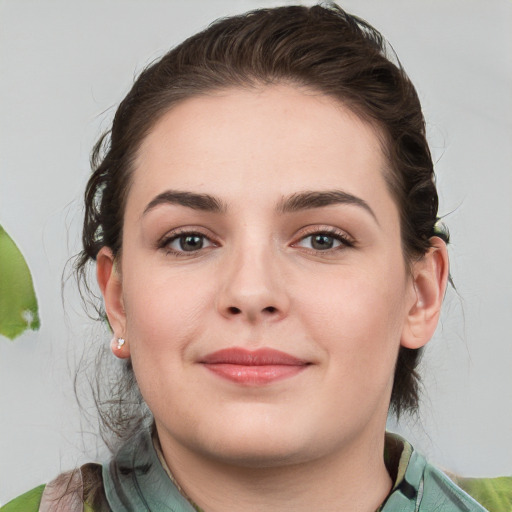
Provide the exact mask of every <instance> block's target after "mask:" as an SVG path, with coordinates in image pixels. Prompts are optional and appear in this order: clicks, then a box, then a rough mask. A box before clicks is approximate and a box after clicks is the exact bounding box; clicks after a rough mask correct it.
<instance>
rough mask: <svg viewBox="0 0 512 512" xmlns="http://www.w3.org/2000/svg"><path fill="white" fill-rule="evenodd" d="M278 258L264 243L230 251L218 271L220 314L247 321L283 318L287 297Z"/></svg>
mask: <svg viewBox="0 0 512 512" xmlns="http://www.w3.org/2000/svg"><path fill="white" fill-rule="evenodd" d="M278 259H279V256H278V255H276V254H274V253H273V251H272V250H271V249H269V248H268V247H266V248H261V247H260V248H258V249H257V250H254V249H253V250H245V251H243V250H242V251H238V252H237V253H236V254H233V255H232V257H231V258H230V260H229V261H226V263H225V267H224V268H225V272H222V274H223V275H222V280H221V282H222V284H221V287H220V290H219V294H218V298H217V307H218V310H219V312H220V314H221V315H223V316H224V317H226V318H228V319H233V318H240V319H244V320H246V321H248V322H250V323H257V322H261V321H276V320H280V319H282V318H284V317H285V316H286V315H287V314H288V310H289V306H290V301H289V297H288V295H287V293H286V289H285V276H284V274H283V271H282V270H283V269H282V268H280V267H281V266H280V265H279V262H278Z"/></svg>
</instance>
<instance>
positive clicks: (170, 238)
mask: <svg viewBox="0 0 512 512" xmlns="http://www.w3.org/2000/svg"><path fill="white" fill-rule="evenodd" d="M187 236H189V237H191V236H196V237H200V238H201V239H202V240H203V243H204V240H207V241H208V242H209V243H210V244H211V245H210V246H208V247H200V248H199V249H198V250H196V251H185V250H175V249H171V248H170V244H171V243H172V242H175V241H176V240H179V239H180V238H182V237H187ZM314 236H327V237H329V238H333V239H334V240H335V241H338V242H340V245H339V246H337V247H331V248H327V249H324V250H319V249H314V248H308V247H302V249H304V250H306V251H307V252H309V253H312V254H316V255H320V256H327V255H328V254H332V253H333V252H334V251H339V250H343V249H347V248H350V247H354V245H355V243H354V241H353V240H352V239H351V238H350V237H349V236H348V235H347V234H346V233H344V232H343V231H340V230H338V229H336V228H332V227H327V228H319V227H315V228H313V227H312V228H309V229H308V230H306V231H305V232H303V233H301V235H300V238H298V239H297V241H296V242H293V243H292V244H291V247H300V246H299V245H298V244H299V243H300V242H302V241H304V240H306V239H308V238H311V237H314ZM157 247H158V249H163V250H165V251H166V254H167V255H172V256H176V257H189V258H190V257H194V256H198V255H199V254H200V253H201V252H202V251H203V250H205V249H206V250H207V249H209V248H210V247H218V243H216V242H215V241H213V240H212V239H211V237H209V236H207V235H205V234H204V233H201V232H200V231H198V230H193V229H183V230H178V231H174V232H173V233H170V234H167V235H165V236H163V237H162V238H161V239H160V240H159V241H158V244H157Z"/></svg>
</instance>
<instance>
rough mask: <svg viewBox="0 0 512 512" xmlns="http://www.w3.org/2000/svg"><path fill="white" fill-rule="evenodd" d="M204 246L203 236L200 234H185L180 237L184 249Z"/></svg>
mask: <svg viewBox="0 0 512 512" xmlns="http://www.w3.org/2000/svg"><path fill="white" fill-rule="evenodd" d="M202 247H203V237H202V236H199V235H184V236H181V237H180V249H181V250H182V251H197V250H199V249H201V248H202Z"/></svg>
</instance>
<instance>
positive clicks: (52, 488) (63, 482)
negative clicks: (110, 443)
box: [0, 464, 111, 512]
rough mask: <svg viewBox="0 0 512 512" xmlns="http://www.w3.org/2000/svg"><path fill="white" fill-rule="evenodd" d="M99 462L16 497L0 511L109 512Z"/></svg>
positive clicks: (64, 474) (70, 472) (61, 475)
mask: <svg viewBox="0 0 512 512" xmlns="http://www.w3.org/2000/svg"><path fill="white" fill-rule="evenodd" d="M110 510H111V509H110V507H109V505H108V503H107V500H106V497H105V492H104V486H103V478H102V475H101V466H100V465H98V464H85V465H83V466H82V467H81V468H79V469H76V470H74V471H69V472H67V473H62V474H60V475H59V476H58V477H57V478H55V479H54V480H52V481H51V482H50V483H48V484H46V485H40V486H39V487H36V488H35V489H32V490H30V491H28V492H27V493H25V494H23V495H21V496H19V497H17V498H15V499H14V500H12V501H10V502H9V503H7V504H6V505H5V506H3V507H2V508H0V512H110Z"/></svg>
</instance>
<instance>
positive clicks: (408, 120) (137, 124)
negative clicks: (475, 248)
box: [5, 6, 485, 512]
mask: <svg viewBox="0 0 512 512" xmlns="http://www.w3.org/2000/svg"><path fill="white" fill-rule="evenodd" d="M93 162H94V166H93V167H94V169H93V175H92V177H91V179H90V181H89V184H88V187H87V191H86V216H85V222H84V232H83V243H84V250H83V252H82V254H81V257H80V259H79V261H78V265H77V267H78V272H79V273H80V272H84V271H85V268H86V266H87V265H88V263H89V261H90V260H95V261H96V268H97V279H98V283H99V286H100V288H101V291H102V294H103V298H104V305H105V311H106V314H107V317H108V321H109V324H110V327H111V329H112V331H113V335H114V337H113V340H112V343H111V350H112V352H113V354H114V355H115V356H116V357H118V358H120V359H122V360H124V361H125V362H126V366H125V370H126V372H125V373H126V375H125V376H124V379H125V381H124V382H128V383H133V385H134V386H135V391H137V389H140V394H141V395H142V397H143V399H144V402H145V404H147V407H148V408H149V410H150V412H151V416H150V424H149V426H148V425H147V417H146V416H144V415H143V414H142V415H139V416H136V417H131V416H129V415H128V414H127V413H126V412H124V413H122V415H123V414H124V416H122V418H123V419H124V423H125V426H126V428H125V429H124V430H123V431H121V432H120V437H122V438H123V439H124V443H123V444H122V446H121V447H120V448H119V450H118V451H117V452H116V455H115V456H114V458H113V459H112V461H111V462H110V463H108V464H106V465H104V466H103V467H100V466H98V465H94V464H91V465H86V466H84V467H82V468H81V469H80V470H77V471H75V472H72V473H69V474H64V475H61V476H60V477H58V478H57V479H56V480H55V481H54V482H52V483H51V484H49V485H48V486H46V487H43V486H42V487H40V488H38V489H36V490H34V491H33V492H32V493H29V495H28V496H25V497H21V498H19V499H18V500H15V501H14V502H12V503H11V504H10V505H7V506H6V507H5V510H21V509H23V510H38V509H39V510H82V509H83V508H84V507H85V508H86V509H87V507H88V509H89V510H91V509H92V510H115V511H117V510H158V511H160V510H183V511H185V510H190V511H192V510H194V509H195V510H204V511H208V512H209V511H225V510H235V509H236V510H247V511H252V510H294V511H300V510H308V511H310V510H322V511H330V510H332V511H337V510H351V511H352V510H353V511H375V510H382V511H398V510H403V511H409V510H410V511H418V510H419V511H431V510H444V511H453V510H471V511H480V510H485V509H484V508H483V507H482V506H481V505H480V504H478V503H477V501H475V500H474V499H473V498H471V497H470V496H469V495H468V494H467V493H465V492H464V491H463V490H461V489H460V488H458V487H457V486H456V485H455V484H454V483H453V482H452V481H451V480H450V479H449V478H448V477H446V476H445V475H444V474H443V473H441V472H440V471H439V470H437V469H435V468H434V467H432V466H431V465H429V464H428V463H427V462H426V461H425V460H424V458H423V457H422V456H421V455H420V454H419V453H417V452H416V451H414V450H413V448H412V447H411V446H410V445H409V444H408V443H407V442H406V441H404V440H402V439H400V438H398V437H396V436H390V435H388V436H385V424H386V417H387V414H388V410H389V409H390V408H391V409H392V410H393V411H394V412H395V413H396V414H397V415H400V414H401V413H402V412H405V411H414V409H415V408H416V407H417V400H418V396H417V386H418V382H417V374H416V373H415V368H416V365H417V362H418V358H419V354H420V352H421V349H422V347H423V346H424V345H425V344H426V343H427V342H428V341H429V339H430V338H431V336H432V335H433V332H434V330H435V328H436V325H437V321H438V318H439V311H440V308H441V303H442V299H443V296H444V292H445V288H446V282H447V279H448V257H447V251H446V242H447V237H446V236H445V235H444V234H443V232H442V231H441V230H439V229H438V227H437V221H438V218H437V202H438V199H437V192H436V189H435V185H434V182H433V177H434V174H433V165H432V160H431V157H430V152H429V148H428V145H427V142H426V139H425V127H424V120H423V116H422V113H421V107H420V104H419V101H418V98H417V95H416V92H415V90H414V87H413V86H412V84H411V82H410V81H409V79H408V78H407V76H406V75H405V73H404V72H403V70H402V69H401V68H400V66H399V65H398V64H394V63H393V62H391V61H390V60H389V59H388V57H387V54H386V46H385V43H384V42H383V40H382V37H381V36H380V34H379V33H378V32H376V31H375V30H374V29H373V28H372V27H370V26H369V25H367V24H366V23H365V22H363V21H361V20H359V19H357V18H355V17H352V16H350V15H348V14H346V13H345V12H344V11H342V10H341V9H338V8H336V7H331V8H323V7H319V6H316V7H312V8H306V7H285V8H278V9H269V10H260V11H256V12H253V13H249V14H248V15H245V16H239V17H234V18H229V19H225V20H221V21H219V22H217V23H215V24H214V25H212V26H211V27H209V28H208V29H207V30H206V31H204V32H202V33H200V34H197V35H196V36H194V37H192V38H190V39H188V40H187V41H185V42H184V43H183V44H182V45H180V46H178V47H177V48H176V49H174V50H172V51H171V52H170V53H168V54H167V55H166V56H164V57H163V58H162V59H161V60H160V61H158V62H157V63H155V64H153V65H152V66H150V67H149V68H148V69H147V70H146V71H144V72H143V73H142V74H141V76H140V77H139V78H138V80H137V81H136V83H135V85H134V86H133V88H132V90H131V91H130V93H129V94H128V95H127V97H126V98H125V99H124V100H123V102H122V103H121V105H120V107H119V109H118V111H117V114H116V116H115V119H114V123H113V126H112V130H111V133H110V134H109V135H108V136H106V137H104V138H103V139H102V140H101V141H100V142H99V143H98V145H97V146H96V148H95V152H94V159H93ZM120 405H121V406H122V407H124V406H125V405H126V406H128V405H129V403H125V402H123V401H121V404H120ZM145 421H146V423H144V422H145ZM144 425H146V426H144ZM84 503H85V505H84ZM21 507H24V508H21Z"/></svg>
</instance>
